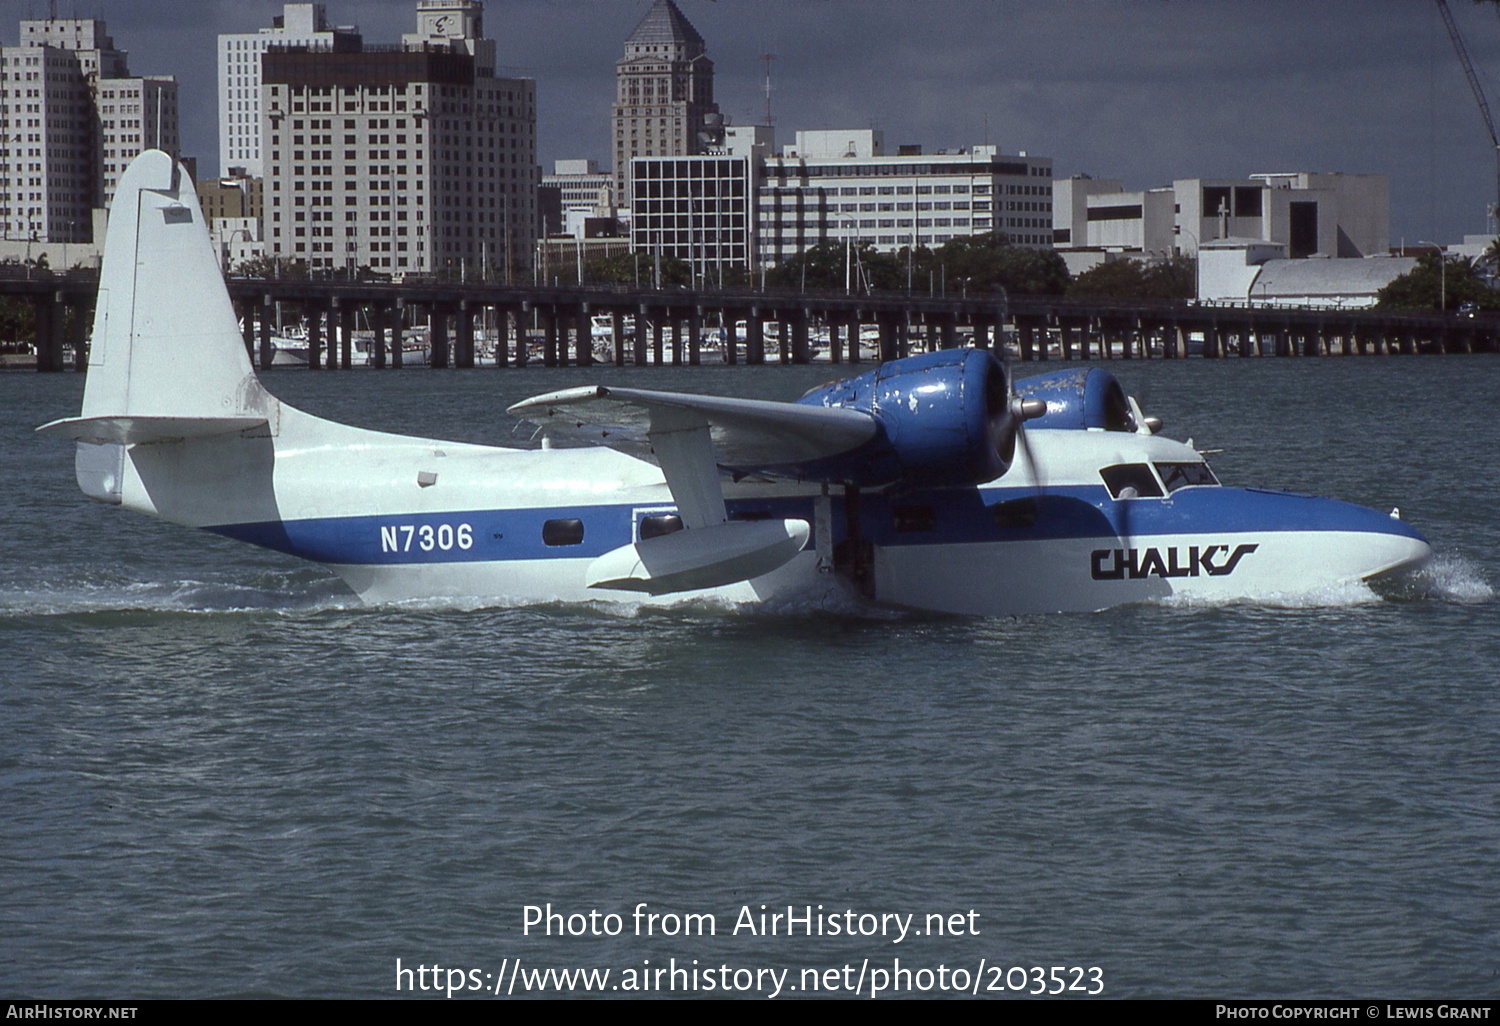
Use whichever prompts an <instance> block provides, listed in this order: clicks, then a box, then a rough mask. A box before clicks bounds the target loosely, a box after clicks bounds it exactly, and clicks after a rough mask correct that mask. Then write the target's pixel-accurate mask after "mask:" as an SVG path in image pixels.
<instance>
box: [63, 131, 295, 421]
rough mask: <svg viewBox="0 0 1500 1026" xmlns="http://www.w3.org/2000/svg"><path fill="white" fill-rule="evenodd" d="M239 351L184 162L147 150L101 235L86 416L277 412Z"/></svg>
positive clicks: (134, 166) (224, 291)
mask: <svg viewBox="0 0 1500 1026" xmlns="http://www.w3.org/2000/svg"><path fill="white" fill-rule="evenodd" d="M275 402H276V401H275V400H274V399H273V398H272V397H271V396H270V395H269V394H268V393H267V392H266V391H265V390H264V389H263V388H262V387H261V386H260V383H259V382H258V381H257V380H256V378H255V372H254V369H253V368H252V367H251V364H250V358H249V356H248V354H247V353H246V352H245V345H244V341H243V338H242V337H241V335H240V330H239V324H238V321H237V319H236V317H235V313H234V306H233V304H232V303H231V302H230V300H229V293H228V290H227V289H225V287H224V279H223V275H222V274H221V272H220V271H219V266H218V262H217V261H216V260H215V259H214V253H213V245H212V243H211V242H210V240H209V237H208V228H207V224H206V222H205V220H204V217H203V211H202V210H201V209H200V208H199V206H198V198H197V195H196V193H195V191H194V189H193V183H192V179H191V178H190V177H189V176H188V174H187V171H186V170H185V169H183V168H182V167H181V166H180V165H178V164H177V163H176V162H175V161H173V159H172V157H171V156H170V155H168V154H166V153H163V152H162V151H160V150H147V151H146V152H144V153H142V154H141V155H140V156H139V157H137V158H136V159H135V160H134V161H132V162H131V164H130V167H129V168H128V169H127V170H126V171H125V174H124V175H123V176H121V178H120V184H119V187H118V189H116V191H115V198H114V203H113V205H112V208H111V211H110V220H109V230H108V233H107V235H106V237H105V243H104V260H103V268H102V270H101V273H100V278H99V299H98V303H97V305H96V307H95V310H94V332H93V342H92V346H91V349H90V353H89V369H88V380H87V383H86V384H85V386H84V394H83V411H82V412H83V416H84V417H86V418H87V417H122V416H134V417H193V418H230V417H255V418H274V413H275V411H274V407H275Z"/></svg>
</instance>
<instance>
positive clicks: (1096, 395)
mask: <svg viewBox="0 0 1500 1026" xmlns="http://www.w3.org/2000/svg"><path fill="white" fill-rule="evenodd" d="M1015 387H1016V395H1018V396H1020V397H1021V398H1022V399H1041V400H1044V401H1045V402H1046V403H1047V412H1046V413H1045V414H1044V415H1043V416H1042V417H1041V418H1039V419H1037V420H1034V421H1032V422H1031V423H1030V424H1028V425H1027V426H1028V427H1029V428H1064V429H1066V428H1072V429H1073V430H1086V429H1088V428H1096V429H1097V428H1102V429H1104V430H1105V431H1134V430H1136V427H1137V425H1136V423H1135V415H1134V413H1133V412H1132V411H1131V409H1130V400H1129V399H1127V398H1126V397H1125V390H1124V389H1123V388H1121V387H1120V383H1119V381H1117V380H1115V376H1114V375H1113V374H1111V373H1109V371H1106V370H1100V369H1099V368H1098V367H1089V368H1081V367H1074V368H1069V369H1067V370H1059V371H1052V372H1051V373H1050V374H1039V375H1037V376H1036V377H1034V378H1022V379H1020V380H1019V381H1017V382H1016V383H1015Z"/></svg>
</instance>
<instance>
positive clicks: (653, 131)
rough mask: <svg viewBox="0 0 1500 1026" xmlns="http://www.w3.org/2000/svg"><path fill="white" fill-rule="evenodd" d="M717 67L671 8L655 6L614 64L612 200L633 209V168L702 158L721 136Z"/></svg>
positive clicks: (663, 3)
mask: <svg viewBox="0 0 1500 1026" xmlns="http://www.w3.org/2000/svg"><path fill="white" fill-rule="evenodd" d="M723 123H724V119H723V117H722V116H721V115H720V114H719V107H718V105H717V104H716V103H714V62H713V61H711V60H709V59H708V57H707V56H706V47H705V45H704V42H703V37H702V36H701V35H699V34H698V30H697V29H695V28H693V26H692V24H691V23H690V22H689V21H688V20H687V18H685V17H684V16H683V14H682V12H681V11H680V10H678V9H677V5H676V4H675V3H673V2H672V0H656V2H655V3H653V4H652V5H651V9H650V10H649V11H647V12H646V16H645V17H644V18H642V19H641V23H640V24H639V25H637V26H636V27H635V31H633V32H632V33H630V36H629V37H628V38H627V39H626V40H625V56H624V57H623V58H621V59H620V60H619V61H617V62H616V63H615V102H614V132H615V138H614V154H615V195H616V197H617V202H619V203H621V204H625V203H628V202H629V201H630V194H629V189H630V161H631V160H632V159H634V158H635V157H684V156H690V155H692V154H695V153H705V152H707V150H708V147H710V146H712V145H717V144H718V142H719V141H720V139H721V138H722V135H723Z"/></svg>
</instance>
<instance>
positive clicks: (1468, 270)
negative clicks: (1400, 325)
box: [1375, 253, 1500, 310]
mask: <svg viewBox="0 0 1500 1026" xmlns="http://www.w3.org/2000/svg"><path fill="white" fill-rule="evenodd" d="M1465 303H1473V304H1474V305H1475V306H1476V307H1478V308H1479V309H1481V310H1500V293H1497V292H1495V290H1494V289H1492V288H1490V287H1489V286H1488V285H1486V284H1485V282H1484V279H1483V278H1482V277H1480V275H1479V272H1478V270H1477V269H1476V268H1475V266H1474V261H1472V260H1469V259H1467V258H1466V257H1446V258H1439V256H1438V254H1436V253H1423V254H1422V255H1421V256H1419V257H1417V266H1416V267H1414V268H1412V269H1411V270H1410V271H1407V272H1406V273H1405V274H1403V275H1401V276H1400V277H1399V278H1396V279H1394V280H1393V281H1392V282H1391V283H1390V284H1389V285H1387V286H1386V287H1385V288H1383V289H1381V290H1380V291H1379V292H1378V293H1376V302H1375V305H1376V306H1377V307H1380V308H1381V309H1384V310H1437V309H1439V308H1440V307H1441V308H1443V309H1447V310H1456V309H1458V308H1459V307H1460V306H1462V305H1464V304H1465Z"/></svg>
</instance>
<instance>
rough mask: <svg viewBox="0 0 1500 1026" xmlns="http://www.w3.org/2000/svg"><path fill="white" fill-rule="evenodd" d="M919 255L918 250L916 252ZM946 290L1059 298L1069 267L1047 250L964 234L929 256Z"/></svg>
mask: <svg viewBox="0 0 1500 1026" xmlns="http://www.w3.org/2000/svg"><path fill="white" fill-rule="evenodd" d="M919 252H920V251H919ZM932 259H933V262H934V266H935V268H936V269H938V270H939V272H940V273H941V274H942V275H943V277H944V279H945V280H946V283H947V287H948V288H949V289H955V288H958V287H960V286H966V287H967V290H968V291H969V292H993V291H995V290H996V289H997V288H1004V289H1005V290H1006V291H1007V292H1019V293H1023V294H1027V295H1038V296H1058V295H1062V293H1063V292H1065V291H1066V290H1067V287H1068V266H1067V264H1065V263H1063V258H1062V257H1061V256H1059V255H1058V254H1056V253H1054V252H1052V251H1051V250H1050V249H1033V248H1031V247H1030V246H1013V245H1011V244H1010V239H1008V238H1007V237H1006V236H1005V235H1004V234H1002V233H1000V232H995V233H993V234H990V235H967V236H960V237H959V238H956V239H952V240H950V241H948V242H945V243H943V245H942V246H941V247H940V248H939V249H938V250H937V251H936V252H935V253H933V255H932Z"/></svg>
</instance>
